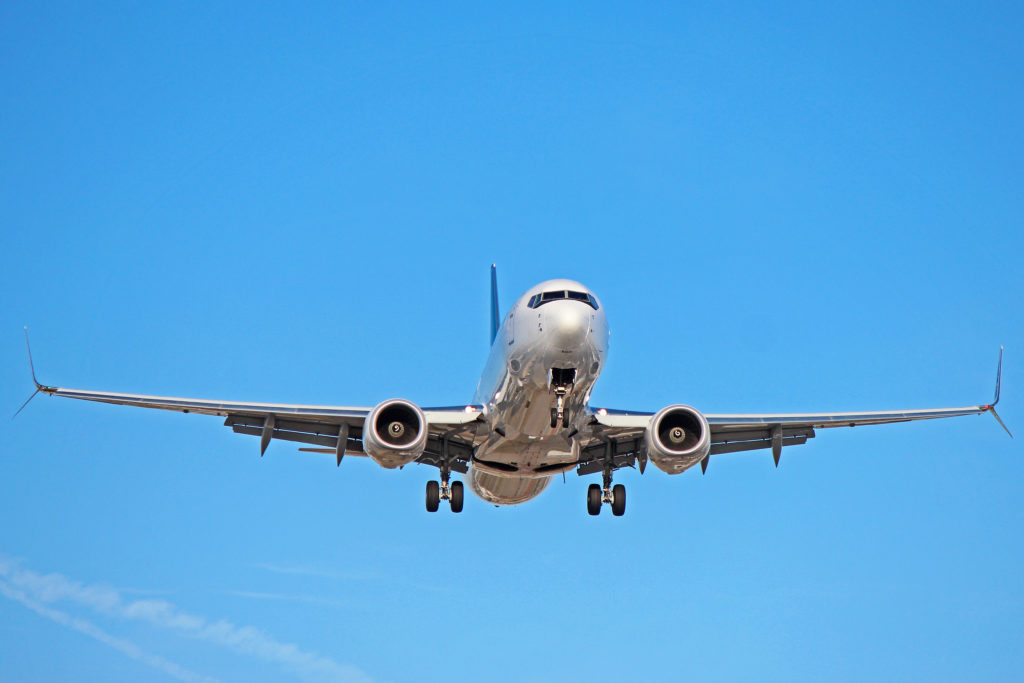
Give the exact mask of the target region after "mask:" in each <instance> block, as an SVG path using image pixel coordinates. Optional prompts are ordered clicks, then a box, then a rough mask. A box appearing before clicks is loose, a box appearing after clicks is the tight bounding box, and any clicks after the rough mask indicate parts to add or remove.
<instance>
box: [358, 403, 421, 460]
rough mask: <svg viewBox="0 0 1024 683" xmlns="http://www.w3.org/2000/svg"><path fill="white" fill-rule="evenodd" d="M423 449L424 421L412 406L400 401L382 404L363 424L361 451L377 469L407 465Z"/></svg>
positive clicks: (372, 411) (413, 405)
mask: <svg viewBox="0 0 1024 683" xmlns="http://www.w3.org/2000/svg"><path fill="white" fill-rule="evenodd" d="M426 446H427V419H426V417H424V416H423V411H422V410H420V409H419V408H418V407H417V406H416V405H415V404H413V403H410V402H409V401H405V400H403V399H400V398H395V399H391V400H389V401H384V402H383V403H380V404H378V405H377V407H376V408H374V409H373V410H371V411H370V414H369V415H367V416H366V421H365V422H364V423H363V450H364V451H366V454H367V455H368V456H370V457H371V458H373V459H374V461H376V463H377V464H378V465H380V466H381V467H387V468H388V469H394V468H396V467H401V466H402V465H408V464H409V463H410V462H412V461H413V460H415V459H416V458H418V457H420V456H421V455H423V449H424V448H426Z"/></svg>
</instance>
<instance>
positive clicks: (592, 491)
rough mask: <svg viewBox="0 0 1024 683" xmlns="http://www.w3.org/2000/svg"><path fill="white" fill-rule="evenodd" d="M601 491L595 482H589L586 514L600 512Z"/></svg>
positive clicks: (597, 513)
mask: <svg viewBox="0 0 1024 683" xmlns="http://www.w3.org/2000/svg"><path fill="white" fill-rule="evenodd" d="M601 493H602V492H601V487H600V486H598V485H597V484H591V485H590V486H589V487H588V488H587V514H590V515H599V514H601Z"/></svg>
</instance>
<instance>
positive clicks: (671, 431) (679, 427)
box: [644, 405, 711, 474]
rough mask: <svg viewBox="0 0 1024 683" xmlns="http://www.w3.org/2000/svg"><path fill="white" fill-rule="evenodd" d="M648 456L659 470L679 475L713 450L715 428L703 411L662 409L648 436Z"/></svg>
mask: <svg viewBox="0 0 1024 683" xmlns="http://www.w3.org/2000/svg"><path fill="white" fill-rule="evenodd" d="M644 443H645V445H646V448H647V455H648V457H650V459H651V462H653V463H654V464H655V465H657V467H658V469H660V470H662V471H663V472H667V473H668V474H679V473H680V472H682V471H683V470H686V469H688V468H690V467H693V466H694V465H696V464H697V463H699V462H700V461H701V460H703V459H704V456H706V455H707V454H708V451H709V450H711V428H710V427H708V421H707V420H706V419H705V418H704V416H703V415H701V414H700V411H698V410H696V409H695V408H691V407H690V406H682V405H675V406H669V407H667V408H662V409H661V410H660V411H658V413H657V414H656V415H655V416H654V417H652V418H651V423H650V424H649V425H648V426H647V432H646V433H645V434H644Z"/></svg>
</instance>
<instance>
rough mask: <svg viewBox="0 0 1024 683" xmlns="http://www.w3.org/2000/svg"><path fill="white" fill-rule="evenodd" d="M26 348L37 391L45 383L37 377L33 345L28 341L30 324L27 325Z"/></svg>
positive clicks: (41, 388)
mask: <svg viewBox="0 0 1024 683" xmlns="http://www.w3.org/2000/svg"><path fill="white" fill-rule="evenodd" d="M25 350H26V351H28V369H29V371H30V372H31V373H32V383H33V384H35V385H36V391H42V390H43V385H42V384H40V383H39V380H37V379H36V366H35V364H34V363H33V362H32V345H31V344H29V343H28V325H26V326H25Z"/></svg>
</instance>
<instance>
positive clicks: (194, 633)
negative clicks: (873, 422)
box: [0, 2, 1024, 681]
mask: <svg viewBox="0 0 1024 683" xmlns="http://www.w3.org/2000/svg"><path fill="white" fill-rule="evenodd" d="M164 5H166V6H162V5H161V4H159V3H131V4H120V3H112V4H94V3H89V4H85V5H80V4H71V5H65V4H62V3H49V4H44V3H29V2H7V3H5V4H4V5H3V7H2V9H0V92H2V106H0V149H2V155H0V160H2V163H0V206H2V221H0V286H2V292H3V299H2V304H0V406H3V407H4V410H6V411H8V412H7V414H8V415H9V414H10V413H13V412H14V410H15V409H17V407H18V406H19V405H20V404H21V402H22V401H23V400H24V399H25V398H26V397H27V396H28V394H29V393H30V391H31V384H30V381H29V376H28V367H27V363H26V360H25V354H24V346H23V339H22V326H23V325H26V324H27V325H29V327H30V330H31V333H32V340H33V350H34V352H35V360H36V366H37V370H38V372H39V375H40V379H41V380H42V381H44V382H48V383H52V384H59V385H63V386H71V387H80V388H91V389H100V390H111V391H129V392H138V393H154V394H168V395H177V396H195V397H208V398H224V399H237V400H253V401H271V402H294V403H321V404H335V405H337V404H342V405H366V406H369V405H373V404H375V403H377V402H378V401H380V400H383V399H385V398H391V397H405V398H409V399H412V400H414V401H417V402H419V403H421V404H425V405H431V404H432V405H445V404H459V403H463V402H465V401H467V400H469V398H470V397H471V396H472V394H473V391H474V388H475V385H476V381H477V378H478V375H479V372H480V370H481V368H482V365H483V362H484V358H485V356H486V353H487V328H488V267H489V265H490V264H491V263H492V262H495V263H497V264H498V266H499V279H500V292H501V297H502V301H503V303H504V304H507V303H509V302H510V301H511V300H512V299H513V298H514V297H516V296H518V295H519V293H520V292H522V291H523V290H525V289H526V288H527V287H529V286H531V285H532V284H534V283H536V282H538V281H540V280H544V279H548V278H551V277H570V278H574V279H578V280H580V281H582V282H584V283H586V284H587V285H588V286H590V287H592V288H593V289H594V290H595V291H596V292H597V294H598V295H599V296H600V297H601V298H602V301H603V303H604V305H605V307H606V309H607V313H608V317H609V322H610V325H611V329H612V336H611V354H610V357H609V362H608V364H607V366H606V370H605V372H604V375H603V376H602V378H601V380H600V381H599V382H598V385H597V388H596V390H595V393H594V399H593V400H594V403H595V404H596V405H607V406H610V407H616V408H635V409H645V410H656V409H658V408H660V407H662V406H664V405H667V404H669V403H673V402H686V403H691V404H693V405H695V406H697V407H698V408H700V409H702V410H704V411H707V412H730V411H762V412H769V411H777V412H782V411H826V410H870V409H892V408H930V407H942V406H959V405H965V404H975V403H987V402H988V401H989V400H990V399H991V396H992V390H993V380H994V375H995V364H996V356H997V352H998V347H999V344H1005V345H1006V361H1005V370H1004V377H1003V385H1004V392H1003V394H1004V400H1003V403H1002V404H1000V409H1001V410H1000V412H1001V414H1002V416H1003V417H1004V419H1005V421H1006V422H1007V423H1008V425H1009V426H1010V428H1011V429H1016V431H1017V432H1018V437H1020V436H1024V410H1022V409H1021V403H1020V396H1022V395H1024V320H1022V302H1024V281H1022V280H1024V276H1022V272H1024V267H1022V253H1021V252H1022V246H1024V238H1022V230H1021V227H1022V217H1024V194H1022V190H1021V179H1022V177H1024V126H1022V125H1021V122H1022V120H1024V112H1022V103H1024V98H1022V95H1024V78H1022V75H1024V74H1022V65H1024V47H1022V46H1024V41H1022V40H1021V36H1022V35H1024V16H1022V10H1021V7H1020V4H1019V3H991V4H989V3H982V4H976V3H966V4H965V3H933V2H927V3H926V2H921V3H909V4H908V3H890V2H885V3H877V4H868V3H852V4H841V5H835V3H824V4H822V3H816V2H815V3H786V4H785V7H784V8H773V7H764V6H761V5H751V6H748V5H744V4H724V3H706V4H704V3H674V4H672V3H666V4H661V3H658V4H655V3H623V4H605V3H590V2H584V3H573V4H557V5H551V4H550V3H538V4H535V5H529V4H528V5H523V6H517V7H514V8H505V9H495V8H493V7H491V6H490V5H489V4H488V3H482V4H481V3H466V4H445V5H444V6H442V7H432V8H430V9H426V8H425V7H424V6H422V5H421V4H419V3H409V4H383V3H372V4H370V3H367V4H342V5H340V6H334V7H331V6H326V5H316V6H312V7H301V6H292V5H281V6H264V5H259V6H257V5H253V4H252V3H238V4H234V5H227V4H223V5H217V6H216V7H210V6H208V5H209V3H194V4H186V3H164ZM258 453H259V444H258V440H257V439H255V438H252V437H245V436H239V435H235V434H233V433H231V432H230V431H229V430H228V429H226V428H225V427H223V426H222V425H221V420H219V419H217V418H211V417H203V416H194V415H181V414H173V413H164V412H158V411H145V410H140V409H135V408H119V407H113V406H103V405H98V404H88V403H82V402H75V401H67V400H61V399H53V398H47V397H40V398H37V399H36V400H35V401H34V402H33V403H32V404H31V405H30V406H29V407H28V408H27V409H26V410H25V411H24V412H23V413H22V414H21V415H20V416H19V417H18V418H17V419H16V420H14V421H8V422H7V423H6V424H5V426H4V427H3V428H2V429H0V679H3V680H4V681H36V680H76V681H77V680H104V681H136V680H164V679H166V680H175V679H182V680H205V679H207V678H215V679H220V680H224V681H253V680H257V681H276V680H282V679H284V680H344V681H349V680H350V681H403V680H422V681H451V680H495V681H566V680H570V681H593V680H596V679H598V678H602V679H608V680H655V679H662V680H681V679H693V678H697V679H716V680H752V679H765V680H822V679H833V680H852V681H860V680H884V679H918V680H934V679H946V680H957V679H961V680H963V679H971V680H1011V679H1019V676H1020V674H1021V671H1022V670H1024V654H1022V653H1024V578H1022V576H1024V573H1022V560H1024V513H1022V508H1024V502H1022V494H1024V458H1022V456H1024V453H1022V448H1021V440H1020V438H1018V439H1017V440H1016V441H1014V440H1011V439H1009V438H1008V437H1007V436H1006V434H1005V433H1004V432H1003V431H1002V430H1001V429H1000V428H999V427H998V425H997V424H996V423H995V421H994V420H992V418H990V417H988V416H982V417H975V418H958V419H954V420H946V421H938V422H925V423H918V424H910V425H891V426H883V427H874V428H863V429H855V430H829V431H821V432H819V435H818V437H817V438H815V439H814V440H813V441H811V442H810V443H808V444H807V445H805V446H798V447H794V448H791V449H787V450H786V451H785V452H784V453H783V457H782V463H781V466H780V467H779V469H778V470H776V469H775V468H774V466H773V464H772V461H771V456H770V454H769V453H768V452H755V453H748V454H736V455H729V456H721V457H717V458H714V459H713V460H712V462H711V465H710V468H709V470H708V473H707V475H706V476H703V477H702V476H701V474H700V471H699V469H697V470H695V471H694V470H692V471H689V472H687V473H685V474H683V475H681V476H678V477H669V476H667V475H664V474H663V473H661V472H660V471H658V470H656V469H654V468H651V469H649V470H648V471H647V473H646V474H645V475H644V476H642V477H641V476H640V475H639V474H638V473H636V472H634V471H627V472H624V473H621V474H620V475H619V476H618V477H617V481H620V482H622V483H625V484H626V486H627V488H628V490H629V496H630V499H629V500H630V502H629V509H628V511H627V514H626V516H625V517H623V518H621V519H616V518H613V517H611V515H609V514H608V512H607V510H606V511H605V513H604V514H602V515H601V516H600V517H598V518H591V517H589V516H588V515H587V514H586V509H585V491H586V487H587V485H588V484H589V483H591V481H593V480H594V478H590V477H587V478H581V477H577V476H575V475H569V476H568V477H567V478H566V481H565V483H564V484H563V483H562V481H561V480H560V479H559V480H557V481H555V482H554V483H553V484H552V486H551V487H550V488H549V489H548V490H547V492H545V493H544V495H542V496H541V497H540V498H539V499H537V500H535V501H533V502H531V503H529V504H526V505H522V506H518V507H512V508H500V509H499V508H494V507H491V506H488V505H486V504H484V503H482V502H481V501H479V500H477V499H475V498H472V499H468V500H467V503H466V509H465V512H464V513H463V514H461V515H458V516H456V515H452V514H450V513H449V512H446V511H444V510H442V512H440V513H438V514H434V515H430V514H428V513H426V512H425V510H424V508H423V486H424V482H425V481H426V480H427V479H429V478H433V477H434V476H436V471H435V470H433V469H432V468H427V467H424V466H411V467H407V468H405V469H404V470H403V471H401V472H390V471H385V470H382V469H381V468H379V467H377V466H375V465H374V464H373V463H372V462H368V461H365V460H360V459H356V458H351V459H348V460H346V461H345V462H344V464H343V466H342V467H341V468H340V469H338V468H335V466H334V463H333V459H332V458H331V457H330V456H319V455H315V454H307V453H298V452H297V451H296V447H295V446H294V445H291V444H287V443H280V442H274V443H273V444H272V445H271V446H270V448H269V451H268V452H267V455H266V457H264V458H262V459H261V458H260V457H259V455H258Z"/></svg>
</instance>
